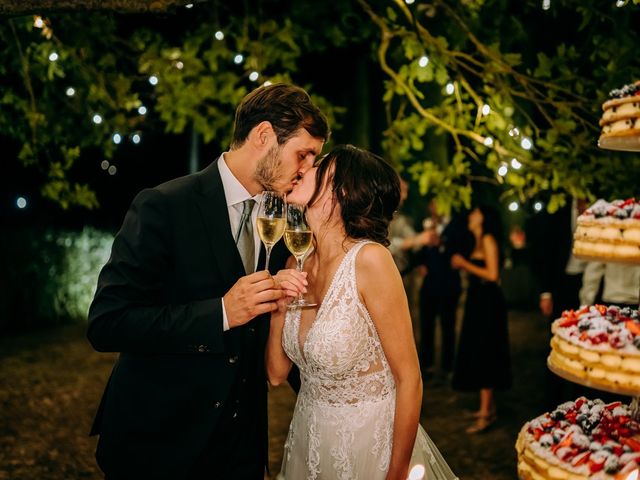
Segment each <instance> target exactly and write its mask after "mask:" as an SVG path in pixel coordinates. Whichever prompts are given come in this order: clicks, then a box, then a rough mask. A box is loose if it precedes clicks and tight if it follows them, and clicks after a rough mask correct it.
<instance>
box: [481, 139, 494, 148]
mask: <svg viewBox="0 0 640 480" xmlns="http://www.w3.org/2000/svg"><path fill="white" fill-rule="evenodd" d="M482 143H483V144H484V146H485V147H491V146H493V138H491V137H485V139H484V141H483V142H482Z"/></svg>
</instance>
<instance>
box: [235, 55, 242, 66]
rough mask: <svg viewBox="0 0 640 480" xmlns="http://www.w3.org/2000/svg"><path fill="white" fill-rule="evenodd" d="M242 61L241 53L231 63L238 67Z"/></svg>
mask: <svg viewBox="0 0 640 480" xmlns="http://www.w3.org/2000/svg"><path fill="white" fill-rule="evenodd" d="M243 60H244V57H243V56H242V54H241V53H238V54H237V55H236V56H235V57H233V63H235V64H236V65H240V64H241V63H242V61H243Z"/></svg>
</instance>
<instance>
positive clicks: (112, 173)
mask: <svg viewBox="0 0 640 480" xmlns="http://www.w3.org/2000/svg"><path fill="white" fill-rule="evenodd" d="M107 172H109V175H115V174H116V173H117V172H118V169H117V168H116V166H115V165H111V166H110V167H109V169H108V170H107Z"/></svg>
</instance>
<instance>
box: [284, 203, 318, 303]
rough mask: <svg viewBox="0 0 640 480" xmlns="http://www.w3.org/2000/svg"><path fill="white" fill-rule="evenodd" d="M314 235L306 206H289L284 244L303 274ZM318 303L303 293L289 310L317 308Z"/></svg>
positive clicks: (291, 204) (293, 204) (292, 204)
mask: <svg viewBox="0 0 640 480" xmlns="http://www.w3.org/2000/svg"><path fill="white" fill-rule="evenodd" d="M312 239H313V234H312V233H311V229H310V228H309V225H308V224H307V220H306V218H305V206H304V205H297V204H295V203H290V204H287V226H286V229H285V231H284V243H285V245H286V246H287V248H288V249H289V251H290V252H291V254H292V255H293V256H294V257H295V259H296V264H297V269H298V271H299V272H302V267H303V266H304V260H305V258H306V256H307V253H308V252H309V248H311V241H312ZM316 305H317V303H310V302H307V300H305V298H304V297H303V296H302V293H301V294H300V295H299V296H298V298H296V299H295V300H294V301H292V302H291V303H290V304H289V308H308V307H315V306H316Z"/></svg>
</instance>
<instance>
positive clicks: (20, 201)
mask: <svg viewBox="0 0 640 480" xmlns="http://www.w3.org/2000/svg"><path fill="white" fill-rule="evenodd" d="M16 207H18V208H19V209H20V210H24V209H25V208H27V199H26V198H24V197H18V198H17V199H16Z"/></svg>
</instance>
